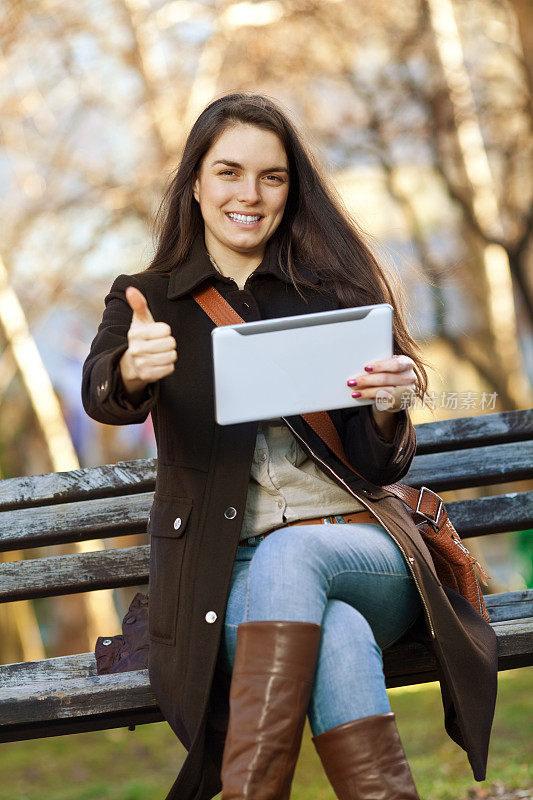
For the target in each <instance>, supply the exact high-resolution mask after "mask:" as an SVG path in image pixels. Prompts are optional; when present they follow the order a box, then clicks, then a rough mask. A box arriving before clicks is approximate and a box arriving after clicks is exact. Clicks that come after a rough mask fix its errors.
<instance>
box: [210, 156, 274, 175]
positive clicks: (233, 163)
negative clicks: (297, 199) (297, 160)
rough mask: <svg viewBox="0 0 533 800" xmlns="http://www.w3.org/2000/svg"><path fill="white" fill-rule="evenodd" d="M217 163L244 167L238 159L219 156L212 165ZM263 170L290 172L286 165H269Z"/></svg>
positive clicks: (239, 167)
mask: <svg viewBox="0 0 533 800" xmlns="http://www.w3.org/2000/svg"><path fill="white" fill-rule="evenodd" d="M215 164H225V165H226V166H227V167H237V169H244V167H243V166H242V164H239V163H238V161H226V159H223V158H219V159H217V160H216V161H213V163H212V164H211V166H212V167H214V166H215ZM261 172H286V173H287V174H288V172H289V170H288V169H287V168H286V167H269V168H268V169H262V170H261Z"/></svg>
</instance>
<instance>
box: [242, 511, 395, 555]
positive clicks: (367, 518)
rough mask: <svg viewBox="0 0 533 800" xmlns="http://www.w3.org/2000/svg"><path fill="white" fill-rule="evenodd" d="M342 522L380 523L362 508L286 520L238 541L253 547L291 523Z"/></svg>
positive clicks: (317, 523) (325, 523)
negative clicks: (349, 512)
mask: <svg viewBox="0 0 533 800" xmlns="http://www.w3.org/2000/svg"><path fill="white" fill-rule="evenodd" d="M342 522H373V523H374V524H376V523H377V524H378V525H379V524H380V522H379V520H378V519H376V517H375V516H374V515H373V514H371V513H370V511H367V509H366V508H365V509H363V510H361V511H354V512H353V513H352V514H333V515H332V516H331V517H312V518H311V519H298V520H296V522H288V523H287V524H286V525H283V526H281V525H278V526H276V527H275V528H272V530H270V531H267V532H266V533H260V534H259V535H258V536H250V538H249V539H243V540H242V541H240V542H239V544H240V545H244V547H253V546H254V545H256V544H259V542H261V541H262V540H263V539H266V537H267V536H270V534H271V533H273V532H274V531H277V530H279V529H280V528H281V527H284V528H289V527H290V526H291V525H320V524H323V525H328V524H335V523H342Z"/></svg>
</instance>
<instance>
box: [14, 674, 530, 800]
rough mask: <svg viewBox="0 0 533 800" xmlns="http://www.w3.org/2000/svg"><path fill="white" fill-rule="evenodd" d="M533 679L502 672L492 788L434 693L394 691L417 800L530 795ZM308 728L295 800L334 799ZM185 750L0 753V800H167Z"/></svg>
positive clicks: (115, 743) (144, 732) (32, 744)
mask: <svg viewBox="0 0 533 800" xmlns="http://www.w3.org/2000/svg"><path fill="white" fill-rule="evenodd" d="M532 678H533V671H532V670H531V669H520V670H511V671H509V672H504V673H500V682H499V693H498V703H497V706H496V716H495V720H494V727H493V733H492V739H491V749H490V753H489V765H488V780H487V781H483V782H482V783H476V782H475V781H474V779H473V777H472V772H471V770H470V767H469V764H468V761H467V758H466V754H465V753H464V752H463V750H461V749H460V748H459V747H458V746H457V745H455V744H454V743H453V742H452V740H451V739H450V738H449V737H448V736H447V734H446V732H445V730H444V724H443V720H442V718H443V714H442V703H441V699H440V690H439V687H438V684H427V685H426V686H421V687H410V688H408V689H393V690H391V691H390V693H389V696H390V701H391V706H392V710H393V711H394V712H395V713H396V717H397V722H398V728H399V730H400V735H401V737H402V741H403V744H404V747H405V750H406V753H407V757H408V759H409V763H410V765H411V769H412V771H413V775H414V778H415V781H416V784H417V787H418V790H419V793H420V796H421V798H422V800H466V798H469V797H472V796H474V797H476V796H477V792H475V794H474V795H472V790H473V787H477V789H478V790H479V789H480V788H481V787H485V788H490V786H491V785H494V784H496V783H498V784H503V785H505V786H508V787H509V788H514V789H528V788H531V789H532V796H533V764H532V763H531V743H532V740H533V736H532V733H533V722H532V720H533V713H532V712H533V693H532V688H533V680H532ZM310 737H311V731H310V729H309V727H308V726H306V730H305V733H304V742H303V745H302V751H301V754H300V758H299V761H298V765H297V768H296V775H295V779H294V784H293V791H292V794H291V800H335V796H334V794H333V791H332V789H331V787H330V786H329V784H328V782H327V779H326V778H325V776H324V773H323V771H322V766H321V764H320V762H319V760H318V757H317V755H316V753H315V750H314V747H313V745H312V742H311V739H310ZM184 757H185V750H184V749H183V747H182V746H181V744H180V743H179V742H178V740H177V739H176V737H175V736H174V734H173V733H172V731H171V730H170V728H169V726H168V725H167V724H166V723H155V724H151V725H140V726H138V727H137V728H136V729H135V731H134V732H130V731H128V730H127V729H126V728H117V729H114V730H109V731H98V732H94V733H83V734H76V735H71V736H58V737H54V738H50V739H36V740H34V741H28V742H12V743H8V744H3V745H0V780H1V788H0V798H1V800H164V798H165V797H166V794H167V792H168V790H169V788H170V786H171V785H172V783H173V782H174V779H175V777H176V775H177V774H178V772H179V769H180V766H181V764H182V762H183V759H184Z"/></svg>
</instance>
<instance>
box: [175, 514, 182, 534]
mask: <svg viewBox="0 0 533 800" xmlns="http://www.w3.org/2000/svg"><path fill="white" fill-rule="evenodd" d="M180 526H181V517H176V519H175V520H174V530H175V531H177V530H178V528H179V527H180Z"/></svg>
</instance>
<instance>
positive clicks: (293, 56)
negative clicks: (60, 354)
mask: <svg viewBox="0 0 533 800" xmlns="http://www.w3.org/2000/svg"><path fill="white" fill-rule="evenodd" d="M445 6H446V7H447V8H448V16H449V15H450V13H451V14H452V16H454V17H455V28H454V33H453V37H454V38H453V47H454V48H455V51H456V52H460V51H461V52H460V59H459V60H456V61H455V66H453V65H452V67H453V68H451V66H450V63H449V58H448V55H447V54H449V53H450V52H451V49H450V48H451V47H452V44H451V43H450V40H448V42H447V44H446V46H443V42H444V39H442V36H441V35H440V34H439V33H438V31H437V29H438V25H437V24H436V21H435V20H436V17H435V13H436V12H435V11H434V9H435V8H437V0H431V2H430V0H375V1H374V2H373V3H371V4H368V3H364V2H363V1H362V0H344V2H342V0H323V1H322V2H319V0H258V1H257V2H234V0H205V1H204V2H200V1H198V2H194V0H191V1H190V2H189V1H187V2H185V0H167V1H166V2H165V0H98V3H96V2H95V0H79V2H77V3H76V4H70V3H69V4H65V3H56V2H54V0H52V2H50V0H34V2H33V3H31V4H24V3H15V2H12V3H9V4H7V5H6V6H5V8H4V11H3V18H2V20H1V22H0V24H1V25H2V28H1V30H0V38H1V43H2V62H1V65H2V72H3V76H4V78H3V81H2V85H1V87H0V114H1V118H2V126H1V133H2V152H1V155H0V168H1V169H2V176H3V179H4V180H3V189H2V190H0V210H1V213H2V222H3V237H2V252H3V256H4V260H5V264H6V269H7V272H8V274H9V291H10V292H12V293H13V294H12V295H11V296H12V297H17V298H18V303H19V305H20V308H21V309H22V310H23V315H24V317H25V319H26V320H27V330H28V335H29V336H30V337H31V331H32V330H35V329H36V327H37V326H38V325H39V324H40V323H41V321H42V320H43V319H44V318H46V317H47V315H48V314H49V313H50V309H52V308H55V307H58V306H59V307H65V308H68V309H69V310H70V311H73V312H74V313H76V314H77V315H78V316H79V318H80V320H86V321H87V329H88V330H93V331H94V329H95V326H96V324H97V321H98V320H99V319H100V317H101V313H102V298H103V297H104V295H105V293H106V291H107V290H108V288H109V286H110V282H111V279H112V278H113V277H114V276H115V275H116V274H118V273H119V272H134V271H136V270H138V269H140V268H142V266H144V265H145V264H146V263H147V261H148V260H149V257H150V251H151V248H150V246H149V227H150V223H151V220H152V218H153V215H154V211H155V210H156V207H157V204H158V201H159V198H160V196H161V190H162V188H163V186H164V184H165V182H166V180H167V178H168V176H169V174H170V173H171V171H172V169H173V167H174V164H175V163H176V161H177V160H178V158H179V152H180V148H181V146H182V144H183V141H184V137H185V135H186V133H187V131H188V129H189V127H190V125H191V124H192V122H193V120H194V119H195V117H196V116H197V114H198V113H199V111H200V110H201V109H202V108H203V106H204V105H205V104H206V103H207V102H209V100H210V99H211V98H212V97H213V96H215V95H216V94H217V93H222V92H225V91H230V90H235V89H248V90H259V91H265V92H267V93H269V94H271V95H273V96H275V97H276V98H277V99H278V100H279V101H281V102H282V103H284V104H285V105H286V106H287V107H288V108H289V109H290V110H291V111H292V112H293V114H294V116H295V117H296V119H297V122H298V123H299V124H301V125H302V126H303V128H304V129H306V130H307V131H309V136H310V140H311V143H312V144H313V146H314V148H315V149H316V150H319V151H320V152H321V153H322V154H323V157H324V160H325V161H326V163H328V164H329V165H330V172H331V174H332V177H333V179H334V182H336V183H337V185H338V186H339V188H341V189H342V193H343V196H344V197H345V200H346V203H347V205H348V207H349V209H350V211H352V213H354V214H355V216H356V217H358V218H360V219H361V220H362V221H363V223H364V225H365V227H367V228H368V229H370V230H371V231H372V232H373V233H374V235H375V236H376V237H378V238H379V239H380V240H381V241H383V242H385V244H386V245H388V246H389V255H390V253H391V252H392V249H393V247H394V248H396V247H399V248H400V249H401V250H403V252H406V251H409V252H412V250H413V249H414V252H415V254H416V261H417V262H418V263H419V264H420V265H421V266H420V267H419V270H418V271H419V272H422V273H423V274H425V275H426V276H427V278H428V279H429V281H430V285H431V290H428V289H427V286H426V285H425V284H424V282H423V281H421V280H420V279H419V278H418V277H417V269H416V268H415V266H414V265H412V266H411V265H409V262H410V261H412V259H411V257H409V258H408V259H405V258H403V260H402V258H401V257H400V263H401V266H402V270H403V275H402V277H403V278H404V283H405V284H406V286H407V290H408V294H409V295H410V301H411V309H412V313H413V318H414V321H415V322H416V323H418V325H419V326H420V325H422V326H425V329H426V334H427V342H426V346H428V347H429V346H431V347H432V348H433V350H432V353H434V354H435V360H437V361H438V360H439V359H440V363H441V365H443V366H444V367H445V369H446V377H447V380H448V384H447V388H449V389H453V388H456V389H457V388H458V387H460V386H461V381H462V380H464V375H465V372H464V371H462V370H463V366H464V364H465V363H468V364H470V365H471V366H472V367H473V368H474V370H475V373H476V375H477V376H478V382H479V386H480V387H482V388H483V389H487V390H488V391H492V390H494V391H496V392H497V393H498V396H499V401H498V406H499V408H510V407H513V406H516V405H521V404H524V403H525V402H529V395H528V389H527V386H526V385H525V381H524V379H523V366H522V365H521V363H520V361H521V344H522V342H526V341H527V339H528V337H529V339H530V340H531V330H532V322H533V299H532V298H533V281H532V279H531V273H532V270H531V268H530V265H531V233H532V228H533V224H532V223H533V212H532V208H533V202H532V201H533V185H532V181H531V174H532V172H533V171H532V169H531V162H532V160H533V148H532V137H531V128H532V102H531V85H532V78H531V76H532V68H531V64H532V55H531V49H532V48H531V25H529V24H528V21H529V18H530V17H531V4H530V3H528V2H527V0H512V2H510V1H509V0H504V1H503V2H499V3H495V2H494V1H493V0H478V2H476V3H454V4H453V5H452V4H451V3H450V2H449V0H447V2H446V3H444V0H442V2H440V4H439V7H441V8H444V7H445ZM439 37H440V38H439ZM439 42H440V44H439ZM28 54H30V57H29V56H28ZM454 70H455V72H454ZM454 81H455V82H454ZM466 101H467V102H466ZM465 103H466V104H465ZM465 109H466V112H467V113H466V115H465ZM474 140H475V142H476V143H477V144H476V147H475V148H474V149H472V142H473V141H474ZM480 165H482V170H481V171H480ZM476 170H477V171H476ZM480 176H481V178H480ZM369 197H374V198H375V200H374V202H373V203H372V202H370V201H369ZM487 197H488V198H489V199H488V200H487ZM480 202H481V205H480ZM483 202H484V203H485V207H486V208H488V207H490V208H491V209H492V211H491V215H489V217H487V215H486V214H485V215H484V214H483V213H480V208H482V207H483ZM370 240H371V241H372V237H370ZM379 255H380V256H382V257H383V258H382V260H383V259H385V258H386V257H387V256H386V253H385V252H380V253H379ZM491 259H492V260H491ZM511 281H512V282H511ZM515 319H516V324H514V323H513V321H514V320H515ZM5 343H6V344H7V339H6V340H5ZM86 348H87V350H88V343H87V345H86ZM78 349H79V347H78ZM450 356H451V357H450ZM468 374H470V373H468ZM17 376H20V371H19V364H18V362H17V360H16V358H15V356H14V353H13V350H12V348H11V347H5V348H4V350H3V352H2V353H1V354H0V403H1V402H2V397H3V398H4V399H5V398H6V392H7V390H8V388H9V387H11V389H10V395H9V403H10V405H11V406H12V405H13V403H15V405H17V404H19V405H20V408H17V409H16V414H15V413H14V412H12V411H11V409H10V410H9V414H12V413H13V414H14V415H15V416H17V414H18V415H19V418H20V419H22V418H23V417H24V407H28V406H31V404H30V396H29V394H28V392H27V391H26V390H25V389H24V381H23V380H19V379H18V378H17ZM454 381H455V383H454ZM15 394H16V399H14V398H15ZM6 413H7V412H6V409H5V405H4V409H3V415H4V418H5V414H6ZM456 413H459V414H460V413H465V412H464V409H463V410H461V409H457V412H456ZM467 413H468V412H467ZM30 428H31V435H32V436H34V437H36V436H39V435H41V437H42V434H39V427H38V426H37V425H35V426H34V427H33V426H30ZM16 431H17V425H16V424H15V425H5V426H4V425H3V426H2V441H1V442H0V446H1V447H2V454H3V461H2V463H3V464H4V468H5V469H6V468H7V470H9V464H8V463H7V460H6V459H9V458H11V459H12V463H13V464H19V463H22V462H21V460H20V458H21V456H20V454H19V453H18V452H17V448H16V445H15V436H16ZM101 431H102V439H103V441H104V449H102V450H101V451H100V452H101V453H102V454H104V453H105V452H107V453H111V454H114V453H115V452H116V447H117V446H118V445H117V437H116V431H113V430H112V429H111V428H108V427H107V426H105V427H102V428H101ZM42 438H43V441H45V437H42ZM98 438H99V437H95V439H98ZM125 456H126V454H125ZM102 457H104V456H103V455H102ZM51 464H53V462H51V461H50V460H49V456H48V455H47V450H46V448H45V447H44V446H42V444H37V441H36V440H34V444H33V446H32V461H31V469H32V470H33V471H47V470H48V469H51V468H54V467H53V466H51ZM103 594H104V593H94V595H95V597H96V596H97V595H99V596H102V597H103ZM78 600H79V598H77V599H76V600H72V602H73V603H74V602H77V601H78ZM70 601H71V598H68V599H67V598H65V599H64V600H62V602H63V603H64V604H65V605H64V606H62V607H61V613H63V610H64V609H66V608H68V603H69V602H70ZM109 604H110V601H109ZM76 613H77V612H76ZM73 619H76V623H75V625H74V627H76V626H77V625H78V624H79V620H78V619H77V618H75V617H74V616H73ZM97 625H99V623H97ZM104 626H105V627H104ZM66 628H68V625H66V626H65V629H66ZM79 628H80V630H83V629H84V628H86V625H85V623H84V624H82V625H81V626H79ZM100 629H101V630H104V629H105V630H106V632H109V633H112V632H113V630H118V627H116V625H114V626H110V625H109V624H108V623H103V624H101V625H100ZM89 646H91V645H90V644H89Z"/></svg>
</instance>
